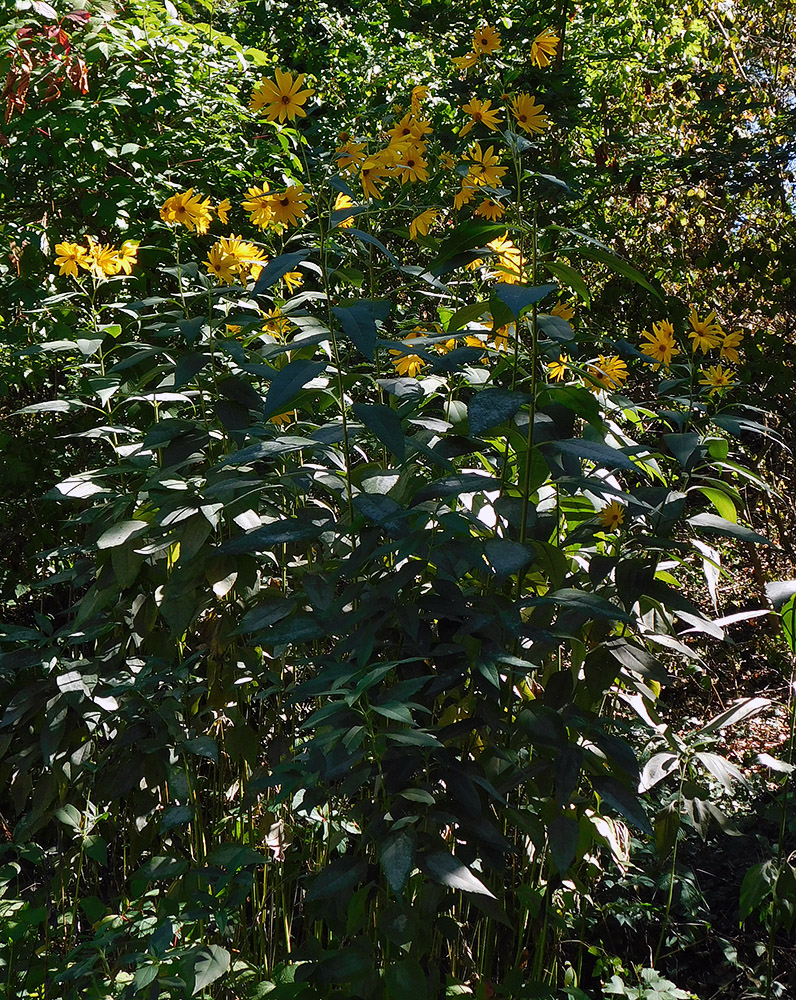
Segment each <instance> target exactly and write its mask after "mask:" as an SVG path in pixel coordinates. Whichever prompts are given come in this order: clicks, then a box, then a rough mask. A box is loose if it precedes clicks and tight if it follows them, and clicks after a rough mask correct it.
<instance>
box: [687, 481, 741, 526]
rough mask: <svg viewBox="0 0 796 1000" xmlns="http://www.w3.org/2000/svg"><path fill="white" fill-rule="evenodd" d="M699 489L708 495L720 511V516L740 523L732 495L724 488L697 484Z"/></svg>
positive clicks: (734, 522)
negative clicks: (719, 488)
mask: <svg viewBox="0 0 796 1000" xmlns="http://www.w3.org/2000/svg"><path fill="white" fill-rule="evenodd" d="M696 489H697V490H699V492H700V493H702V494H703V496H706V497H707V498H708V500H710V502H711V503H712V504H713V506H714V507H715V508H716V510H717V511H718V514H719V517H723V518H724V520H725V521H731V522H732V523H733V524H737V523H738V511H737V510H736V509H735V504H734V503H733V500H732V497H729V496H728V495H727V494H726V493H724V492H723V490H718V489H716V488H715V486H697V487H696Z"/></svg>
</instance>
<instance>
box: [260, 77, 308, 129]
mask: <svg viewBox="0 0 796 1000" xmlns="http://www.w3.org/2000/svg"><path fill="white" fill-rule="evenodd" d="M302 83H304V74H303V73H299V74H298V76H297V77H296V79H295V80H294V79H293V75H292V73H283V72H282V71H281V70H279V69H278V70H277V71H276V78H275V79H274V80H266V79H263V80H261V81H260V83H258V84H257V86H256V87H255V88H254V91H253V92H252V97H251V108H252V110H253V111H263V110H264V112H265V117H266V118H267V119H268V121H269V122H275V121H280V122H284V121H285V120H287V121H291V122H292V121H293V119H294V118H295V117H296V116H297V115H298V117H300V118H306V117H307V112H306V111H305V110H304V108H303V105H304V104H306V103H307V98H308V97H311V96H312V95H313V94H314V93H315V91H314V90H313V89H312V88H311V87H310V88H308V89H307V90H302V89H301V85H302Z"/></svg>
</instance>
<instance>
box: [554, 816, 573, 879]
mask: <svg viewBox="0 0 796 1000" xmlns="http://www.w3.org/2000/svg"><path fill="white" fill-rule="evenodd" d="M547 831H548V840H549V843H550V851H551V853H552V855H553V861H554V862H555V866H556V868H557V869H558V871H559V873H560V874H562V875H563V874H564V873H565V872H566V871H568V870H569V866H570V865H571V864H572V862H573V861H574V860H575V851H576V849H577V846H578V837H579V836H580V828H579V826H578V821H577V820H576V819H575V817H574V816H556V817H554V819H553V820H552V821H551V823H550V825H549V826H548V828H547Z"/></svg>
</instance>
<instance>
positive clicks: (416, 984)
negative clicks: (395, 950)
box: [384, 958, 428, 1000]
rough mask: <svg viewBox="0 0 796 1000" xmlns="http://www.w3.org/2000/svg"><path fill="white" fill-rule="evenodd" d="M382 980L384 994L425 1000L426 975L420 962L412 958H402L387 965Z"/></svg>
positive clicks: (426, 990) (390, 996)
mask: <svg viewBox="0 0 796 1000" xmlns="http://www.w3.org/2000/svg"><path fill="white" fill-rule="evenodd" d="M384 982H385V985H386V986H387V991H388V992H387V993H386V994H385V996H387V997H389V998H391V1000H392V998H393V997H395V998H396V1000H398V998H399V997H400V998H407V1000H408V998H409V997H411V998H412V1000H426V997H427V996H428V989H427V985H426V976H425V973H424V972H423V969H422V968H421V966H420V963H419V962H418V961H417V960H416V959H414V958H403V959H401V960H400V961H399V962H394V963H393V964H392V965H388V966H387V968H386V969H385V970H384Z"/></svg>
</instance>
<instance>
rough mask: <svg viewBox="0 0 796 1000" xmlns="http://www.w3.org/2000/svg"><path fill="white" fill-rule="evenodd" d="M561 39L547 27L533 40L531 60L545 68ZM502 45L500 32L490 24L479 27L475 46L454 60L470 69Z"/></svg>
mask: <svg viewBox="0 0 796 1000" xmlns="http://www.w3.org/2000/svg"><path fill="white" fill-rule="evenodd" d="M559 41H560V39H559V37H558V35H557V34H556V33H555V32H554V31H553V30H552V28H545V29H544V30H543V31H542V32H540V33H539V34H538V35H537V36H536V38H534V40H533V41H532V42H531V62H532V63H533V64H534V66H538V67H539V68H540V69H545V68H546V67H547V66H549V65H550V62H551V60H552V58H553V56H555V54H556V51H557V49H558V43H559ZM500 46H501V39H500V32H499V31H497V29H496V28H493V27H492V26H491V25H489V24H485V25H483V26H482V27H480V28H478V29H477V30H476V32H475V33H474V34H473V47H472V49H471V50H470V51H469V52H466V53H465V54H464V55H463V56H454V57H453V62H454V63H455V65H456V66H458V67H459V69H464V70H467V69H470V68H471V67H472V66H475V64H476V63H477V62H478V60H479V59H480V58H481V56H488V55H491V54H492V53H493V52H494V51H496V50H497V49H499V48H500Z"/></svg>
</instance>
